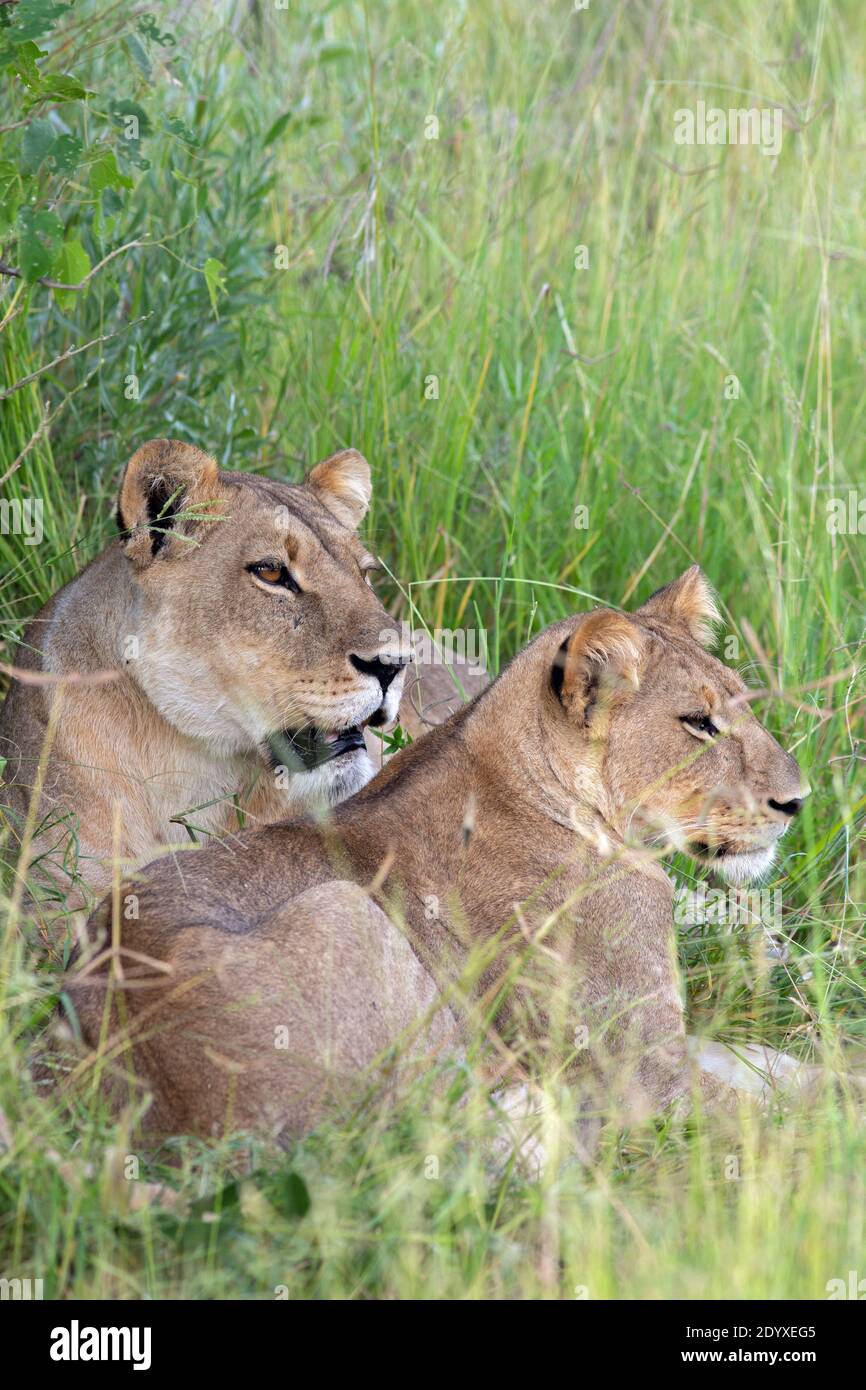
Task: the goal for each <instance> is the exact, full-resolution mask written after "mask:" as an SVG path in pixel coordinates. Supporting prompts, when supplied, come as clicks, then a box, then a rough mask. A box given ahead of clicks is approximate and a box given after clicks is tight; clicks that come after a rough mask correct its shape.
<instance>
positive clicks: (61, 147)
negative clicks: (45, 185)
mask: <svg viewBox="0 0 866 1390" xmlns="http://www.w3.org/2000/svg"><path fill="white" fill-rule="evenodd" d="M83 153H84V146H83V145H82V143H81V141H80V140H79V139H78V136H77V135H59V136H58V137H57V139H56V140H55V142H54V147H53V149H52V151H51V167H52V169H53V170H54V172H55V173H57V174H71V173H72V172H73V170H74V169H77V168H78V165H79V163H80V162H81V156H82V154H83Z"/></svg>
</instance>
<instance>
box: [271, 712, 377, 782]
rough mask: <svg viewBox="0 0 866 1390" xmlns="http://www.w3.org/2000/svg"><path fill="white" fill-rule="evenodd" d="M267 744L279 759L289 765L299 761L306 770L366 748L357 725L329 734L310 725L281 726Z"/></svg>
mask: <svg viewBox="0 0 866 1390" xmlns="http://www.w3.org/2000/svg"><path fill="white" fill-rule="evenodd" d="M269 743H270V747H271V752H272V754H274V755H275V756H278V757H279V759H280V761H281V762H284V763H288V764H289V765H290V766H291V764H292V763H293V762H294V763H300V765H301V767H302V768H303V769H304V770H305V771H307V772H312V771H313V770H314V768H317V767H321V766H322V765H323V764H324V763H331V762H333V761H334V760H335V759H336V758H343V757H345V755H346V754H347V753H354V752H356V751H357V749H359V748H364V747H365V744H364V731H363V729H362V727H361V725H360V724H353V725H352V727H351V728H349V729H339V730H335V731H331V732H330V733H325V732H324V730H322V729H314V728H313V727H312V726H311V725H307V726H306V727H305V728H303V729H283V730H282V732H281V733H279V734H274V735H273V737H272V738H271V739H270V740H269Z"/></svg>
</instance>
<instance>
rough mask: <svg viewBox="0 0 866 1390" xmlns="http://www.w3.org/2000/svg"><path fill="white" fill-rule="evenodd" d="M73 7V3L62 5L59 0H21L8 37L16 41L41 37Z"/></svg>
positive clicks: (14, 14)
mask: <svg viewBox="0 0 866 1390" xmlns="http://www.w3.org/2000/svg"><path fill="white" fill-rule="evenodd" d="M71 9H72V6H71V5H61V4H59V3H58V0H19V3H18V4H17V5H16V6H15V11H14V13H13V16H12V23H11V25H10V26H9V32H8V35H7V37H8V38H11V39H12V40H13V42H14V43H23V42H25V41H26V40H27V39H40V38H42V35H43V34H48V33H50V31H51V30H52V29H53V28H54V26H55V24H56V23H57V21H58V19H62V18H63V16H64V15H65V14H67V13H68V12H69V10H71Z"/></svg>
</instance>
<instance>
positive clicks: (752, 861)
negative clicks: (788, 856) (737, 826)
mask: <svg viewBox="0 0 866 1390" xmlns="http://www.w3.org/2000/svg"><path fill="white" fill-rule="evenodd" d="M775 857H776V847H775V845H768V846H767V847H766V848H764V849H754V850H749V851H748V852H745V853H742V854H726V855H724V856H723V857H721V858H719V859H717V860H716V861H715V862H714V864H713V868H714V869H715V870H716V872H717V873H719V874H721V876H722V878H725V879H727V881H728V883H733V884H735V885H740V884H743V883H752V882H753V881H754V880H755V879H756V878H761V877H763V875H764V874H765V873H766V872H767V870H768V869H769V868H770V865H771V864H772V863H773V860H774V859H775Z"/></svg>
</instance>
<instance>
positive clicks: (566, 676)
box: [550, 608, 643, 724]
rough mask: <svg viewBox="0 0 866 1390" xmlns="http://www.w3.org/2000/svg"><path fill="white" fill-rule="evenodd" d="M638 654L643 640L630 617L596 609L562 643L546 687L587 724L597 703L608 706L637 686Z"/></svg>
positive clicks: (641, 649)
mask: <svg viewBox="0 0 866 1390" xmlns="http://www.w3.org/2000/svg"><path fill="white" fill-rule="evenodd" d="M642 656H643V638H642V637H641V633H640V631H639V629H638V628H637V627H636V626H635V624H634V623H633V622H632V621H631V619H629V618H627V617H625V616H624V615H623V614H622V613H614V612H613V611H612V610H611V609H609V608H599V609H597V610H596V611H595V612H594V613H588V614H587V616H586V617H585V618H583V619H582V620H581V621H580V623H579V624H578V626H577V627H576V628H575V630H574V632H573V633H572V634H571V636H570V637H567V638H566V639H565V641H564V642H563V644H562V646H561V647H560V649H559V651H558V652H557V654H556V658H555V660H554V663H553V669H552V671H551V677H550V683H551V685H552V687H553V691H554V694H555V695H556V696H557V697H558V698H559V700H560V702H561V704H562V705H563V706H564V707H565V709H566V710H568V712H569V713H570V714H573V715H575V716H576V717H577V718H578V719H579V720H580V721H581V722H582V723H584V724H588V723H589V721H590V717H591V714H592V711H593V708H594V706H595V705H596V704H597V703H606V704H608V705H609V704H610V703H611V702H612V700H614V699H620V698H622V695H623V693H624V691H625V690H628V691H634V690H636V689H637V688H638V684H639V672H640V665H641V660H642Z"/></svg>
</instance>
